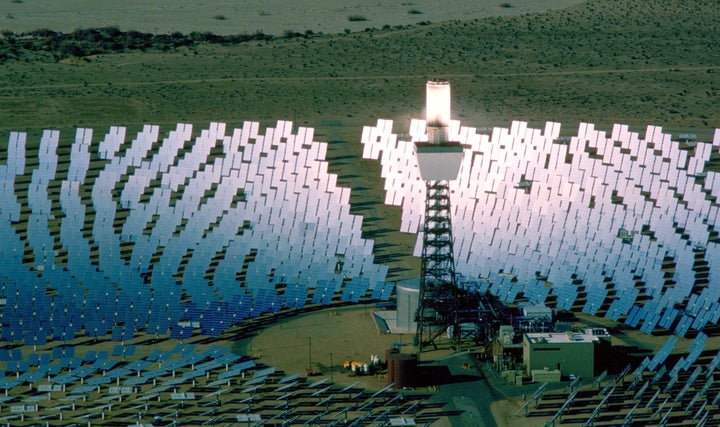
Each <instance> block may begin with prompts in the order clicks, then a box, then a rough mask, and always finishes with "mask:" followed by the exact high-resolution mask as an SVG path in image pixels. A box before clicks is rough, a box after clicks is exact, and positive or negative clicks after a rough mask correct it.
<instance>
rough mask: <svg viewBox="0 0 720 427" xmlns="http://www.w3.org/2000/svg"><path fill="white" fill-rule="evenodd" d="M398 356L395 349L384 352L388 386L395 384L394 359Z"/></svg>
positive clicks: (398, 352) (398, 351) (397, 351)
mask: <svg viewBox="0 0 720 427" xmlns="http://www.w3.org/2000/svg"><path fill="white" fill-rule="evenodd" d="M399 354H400V350H398V349H397V348H395V347H393V348H389V349H387V350H385V362H386V363H387V373H388V384H392V383H394V382H395V358H396V357H397V356H398V355H399Z"/></svg>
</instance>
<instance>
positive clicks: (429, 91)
mask: <svg viewBox="0 0 720 427" xmlns="http://www.w3.org/2000/svg"><path fill="white" fill-rule="evenodd" d="M426 103H427V105H426V107H425V111H426V112H425V118H426V123H427V136H428V142H427V143H418V144H415V153H416V155H417V160H418V166H419V167H420V175H421V176H422V179H423V181H445V180H448V181H450V180H454V179H456V178H457V176H458V171H459V170H460V164H461V163H462V158H463V148H462V146H461V145H460V144H459V143H457V142H450V141H449V138H448V126H449V124H450V82H448V81H447V80H430V81H428V82H427V84H426Z"/></svg>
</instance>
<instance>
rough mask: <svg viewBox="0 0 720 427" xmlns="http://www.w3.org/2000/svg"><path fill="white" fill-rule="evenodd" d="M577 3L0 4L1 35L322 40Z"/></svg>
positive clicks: (267, 0) (137, 0)
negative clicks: (90, 32) (106, 30)
mask: <svg viewBox="0 0 720 427" xmlns="http://www.w3.org/2000/svg"><path fill="white" fill-rule="evenodd" d="M580 3H583V0H514V1H510V2H501V1H499V0H446V1H443V2H438V1H430V0H414V1H403V0H352V1H337V0H300V1H287V0H240V1H237V0H214V1H188V0H127V1H124V2H100V1H95V0H63V1H55V0H16V1H10V0H6V1H3V2H2V3H1V4H0V29H8V30H11V31H15V32H23V31H31V30H35V29H38V28H50V29H53V30H59V31H64V32H69V31H73V30H75V29H77V28H92V27H104V26H110V25H115V26H118V27H120V29H122V30H125V31H127V30H137V31H143V32H153V33H171V32H173V31H180V32H183V33H189V32H192V31H201V32H203V31H210V32H213V33H216V34H241V33H254V32H256V31H261V32H264V33H266V34H277V35H280V34H283V33H284V32H285V31H296V32H305V31H307V30H310V31H313V32H315V33H318V32H322V33H326V34H327V33H339V32H342V31H344V30H345V29H349V30H351V31H359V30H363V29H365V28H369V27H371V28H380V27H382V26H384V25H391V26H393V25H403V24H414V23H418V22H421V21H430V22H441V21H449V20H456V19H475V18H485V17H489V16H507V15H516V14H525V13H538V12H543V11H547V10H552V9H562V8H566V7H570V6H573V5H576V4H580ZM121 4H122V6H120V5H121ZM508 4H509V6H510V7H507V5H508Z"/></svg>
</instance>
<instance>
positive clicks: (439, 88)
mask: <svg viewBox="0 0 720 427" xmlns="http://www.w3.org/2000/svg"><path fill="white" fill-rule="evenodd" d="M426 91H427V100H426V102H427V112H426V115H427V134H428V142H427V143H417V144H416V145H415V151H416V154H417V158H418V165H419V167H420V174H421V176H422V179H423V180H424V181H425V185H426V192H425V219H424V223H423V227H422V232H423V248H422V258H421V275H420V295H419V297H420V298H419V303H418V309H417V312H416V316H415V317H416V321H417V336H416V344H417V348H418V352H422V351H423V350H424V349H425V348H426V347H427V346H433V347H434V348H437V345H438V342H439V341H440V339H441V338H442V337H443V334H445V333H446V331H449V330H452V343H453V345H457V344H458V343H459V340H460V333H461V331H460V317H459V313H460V310H461V305H462V304H461V301H460V297H459V295H458V287H457V282H456V278H455V259H454V257H453V237H452V221H451V218H450V181H451V180H454V179H456V178H457V174H458V170H459V169H460V163H461V162H462V151H463V148H462V146H461V145H460V144H459V143H452V142H449V141H448V130H447V127H448V125H449V121H450V84H449V83H448V82H447V81H429V82H427V86H426ZM450 328H451V329H450Z"/></svg>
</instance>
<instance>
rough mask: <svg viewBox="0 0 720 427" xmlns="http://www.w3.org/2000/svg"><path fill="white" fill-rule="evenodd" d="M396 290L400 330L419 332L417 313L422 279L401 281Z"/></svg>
mask: <svg viewBox="0 0 720 427" xmlns="http://www.w3.org/2000/svg"><path fill="white" fill-rule="evenodd" d="M395 290H396V292H397V327H398V329H400V330H403V331H408V332H415V331H417V322H416V321H415V313H416V312H417V309H418V304H419V302H420V278H413V279H407V280H402V281H399V282H398V283H397V286H396V287H395Z"/></svg>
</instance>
